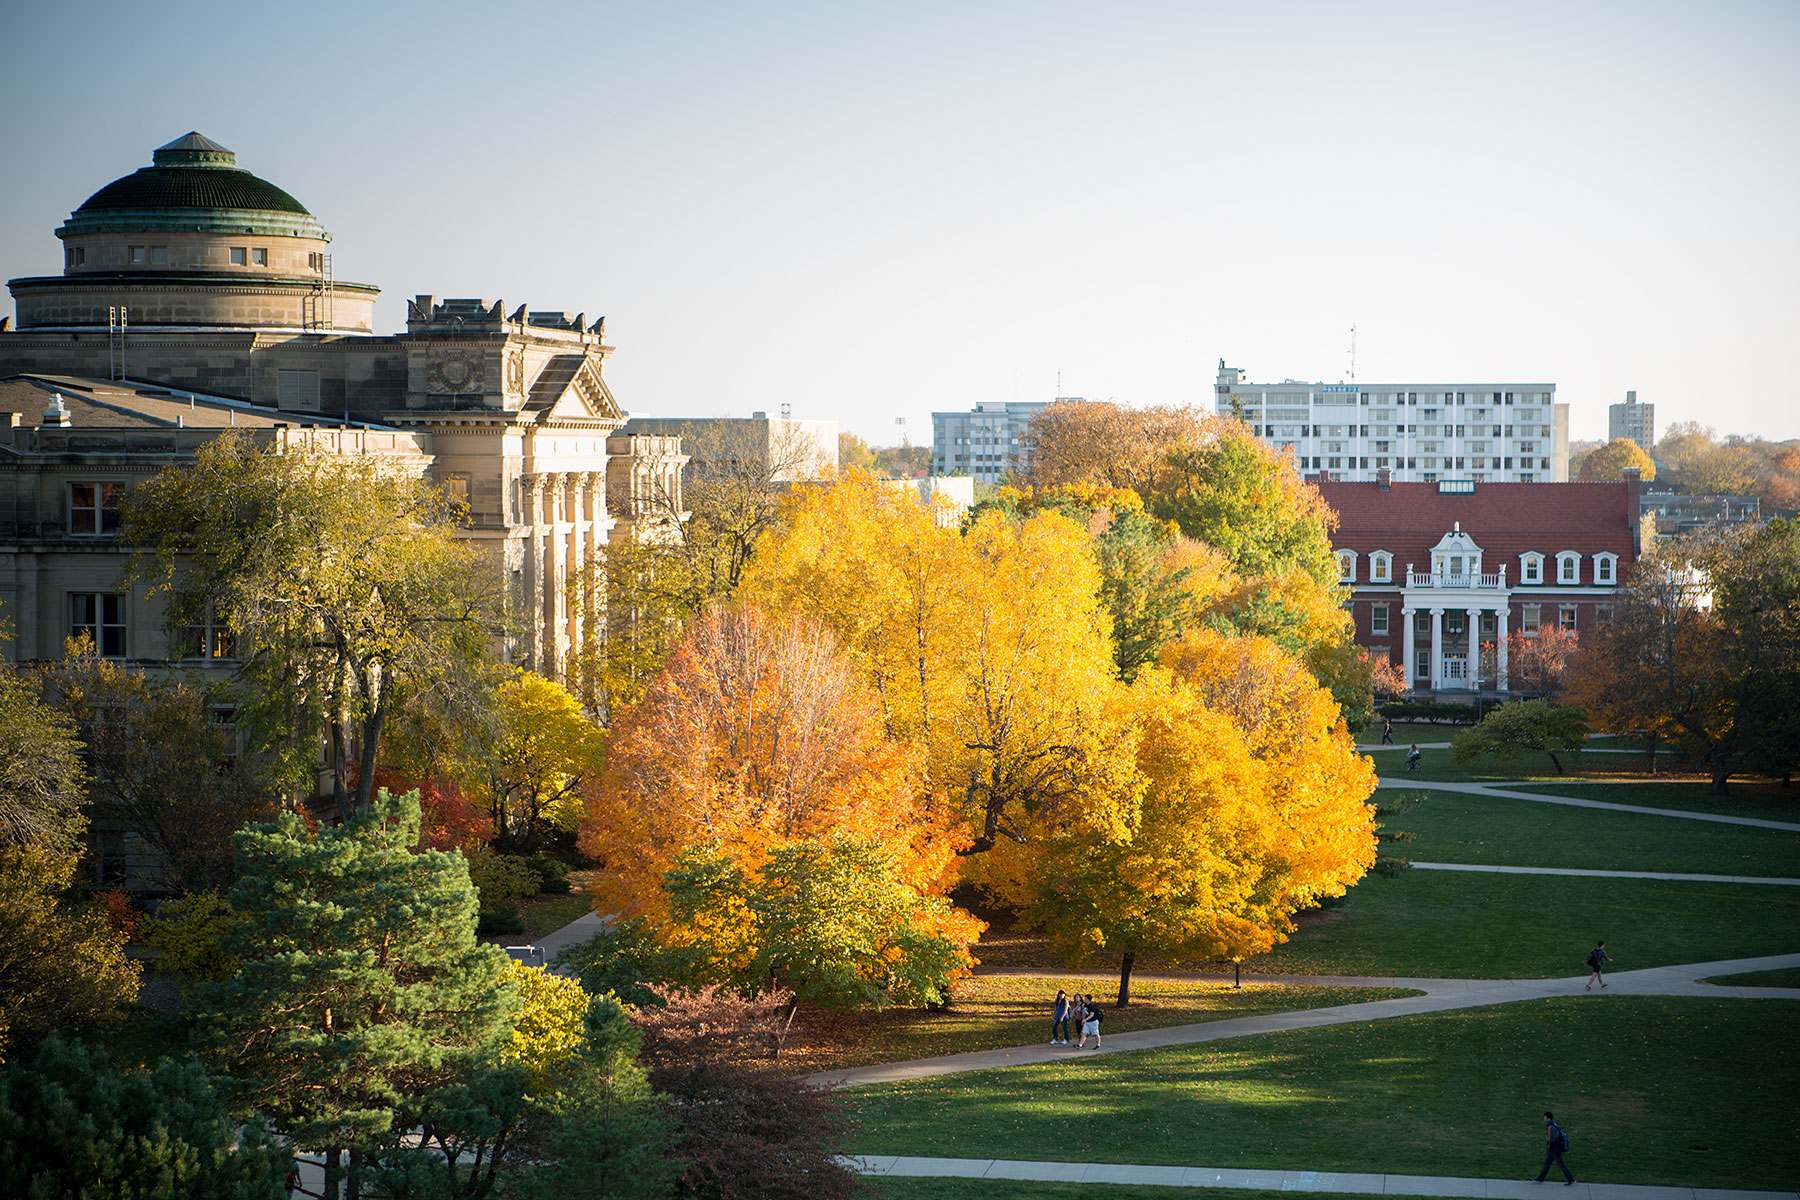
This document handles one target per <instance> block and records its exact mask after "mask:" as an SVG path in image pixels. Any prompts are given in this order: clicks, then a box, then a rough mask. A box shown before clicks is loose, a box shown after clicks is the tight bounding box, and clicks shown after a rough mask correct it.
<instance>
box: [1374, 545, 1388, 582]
mask: <svg viewBox="0 0 1800 1200" xmlns="http://www.w3.org/2000/svg"><path fill="white" fill-rule="evenodd" d="M1369 579H1370V581H1371V582H1373V583H1392V582H1393V581H1394V556H1393V555H1392V554H1389V553H1388V552H1387V551H1386V550H1377V551H1375V553H1373V554H1371V555H1369Z"/></svg>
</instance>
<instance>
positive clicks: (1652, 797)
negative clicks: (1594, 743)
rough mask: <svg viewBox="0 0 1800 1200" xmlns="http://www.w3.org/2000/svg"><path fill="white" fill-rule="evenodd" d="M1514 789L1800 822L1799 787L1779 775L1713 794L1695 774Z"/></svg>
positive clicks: (1526, 785) (1739, 781) (1737, 783)
mask: <svg viewBox="0 0 1800 1200" xmlns="http://www.w3.org/2000/svg"><path fill="white" fill-rule="evenodd" d="M1508 786H1509V787H1510V788H1511V790H1514V791H1520V792H1531V793H1534V794H1538V795H1553V796H1554V795H1563V796H1575V797H1578V798H1579V799H1582V800H1604V801H1606V802H1607V803H1608V804H1638V805H1642V806H1643V807H1645V808H1673V809H1678V810H1680V811H1682V812H1703V813H1716V814H1718V815H1719V816H1722V817H1751V818H1754V819H1755V820H1758V821H1785V822H1787V823H1788V824H1791V825H1800V787H1788V788H1784V787H1782V786H1781V783H1780V781H1779V780H1774V779H1734V780H1733V781H1732V783H1731V795H1729V796H1714V795H1710V794H1709V793H1708V790H1707V789H1708V787H1709V786H1710V785H1708V784H1705V783H1699V782H1695V781H1691V780H1668V781H1666V782H1657V781H1651V780H1648V779H1646V780H1644V781H1642V782H1637V783H1619V782H1609V783H1603V782H1593V783H1590V782H1586V781H1581V780H1571V781H1569V782H1568V784H1567V786H1558V785H1556V784H1546V783H1541V782H1532V783H1521V784H1516V785H1508Z"/></svg>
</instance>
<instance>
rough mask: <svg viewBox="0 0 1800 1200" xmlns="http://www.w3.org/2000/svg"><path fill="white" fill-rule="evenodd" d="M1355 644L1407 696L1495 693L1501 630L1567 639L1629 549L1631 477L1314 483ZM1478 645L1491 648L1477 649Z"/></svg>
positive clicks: (1501, 682)
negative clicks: (1397, 680) (1398, 678)
mask: <svg viewBox="0 0 1800 1200" xmlns="http://www.w3.org/2000/svg"><path fill="white" fill-rule="evenodd" d="M1318 486H1319V494H1320V495H1321V496H1322V497H1323V498H1324V500H1325V503H1326V504H1328V505H1330V506H1331V508H1332V510H1333V511H1334V512H1336V513H1337V516H1338V527H1337V529H1336V530H1335V531H1334V532H1333V533H1332V544H1333V547H1334V548H1335V552H1336V554H1337V559H1338V581H1339V583H1340V584H1341V585H1342V586H1343V587H1345V588H1347V589H1349V591H1350V594H1351V602H1350V605H1349V610H1350V613H1351V616H1352V617H1353V618H1354V620H1355V622H1356V640H1357V642H1358V644H1360V645H1362V646H1366V647H1368V648H1369V649H1370V650H1373V651H1375V652H1376V653H1379V654H1385V655H1386V656H1387V657H1388V658H1389V659H1390V660H1391V661H1393V662H1394V663H1396V664H1398V665H1399V666H1401V668H1402V669H1403V670H1404V671H1405V672H1406V678H1407V680H1408V681H1409V683H1410V684H1411V685H1412V688H1413V690H1414V691H1415V692H1430V693H1434V694H1436V693H1445V692H1451V693H1469V692H1485V693H1490V694H1496V693H1497V694H1506V693H1509V692H1512V691H1514V690H1516V687H1517V680H1516V679H1515V678H1514V677H1513V675H1512V674H1511V670H1510V667H1511V664H1510V663H1509V661H1508V657H1509V656H1508V653H1507V651H1506V649H1505V647H1506V641H1507V637H1508V635H1509V634H1511V633H1514V632H1517V633H1522V634H1524V635H1525V636H1527V637H1530V636H1532V635H1533V634H1535V633H1536V632H1537V631H1538V630H1540V629H1544V628H1549V627H1556V628H1560V629H1563V630H1567V631H1569V632H1572V633H1575V634H1576V635H1577V636H1578V637H1579V636H1580V635H1582V634H1584V633H1586V632H1587V631H1589V630H1591V629H1593V628H1594V627H1595V625H1596V624H1597V623H1598V622H1600V621H1602V620H1604V619H1605V614H1606V611H1607V610H1608V609H1609V608H1610V606H1611V604H1612V602H1613V597H1614V595H1615V594H1616V593H1617V591H1618V587H1619V584H1620V582H1621V581H1622V580H1623V579H1625V578H1626V576H1627V575H1628V573H1629V570H1630V567H1631V565H1632V564H1633V563H1634V562H1636V561H1637V555H1638V549H1639V545H1638V536H1637V534H1638V510H1639V501H1638V487H1639V483H1638V475H1637V472H1636V471H1635V470H1631V471H1627V472H1626V474H1625V478H1624V479H1623V480H1621V481H1619V482H1616V483H1563V484H1548V483H1472V482H1469V481H1465V480H1440V481H1438V482H1437V483H1400V482H1394V481H1392V479H1391V471H1390V470H1383V471H1381V472H1380V473H1379V475H1378V477H1377V478H1376V479H1375V480H1374V481H1373V482H1355V483H1351V482H1344V481H1340V480H1321V481H1320V483H1319V485H1318ZM1484 647H1489V648H1491V649H1489V650H1487V651H1486V652H1484Z"/></svg>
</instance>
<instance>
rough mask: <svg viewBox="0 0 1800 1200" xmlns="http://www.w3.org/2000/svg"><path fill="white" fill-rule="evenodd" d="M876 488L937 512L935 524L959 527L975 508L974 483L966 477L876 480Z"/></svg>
mask: <svg viewBox="0 0 1800 1200" xmlns="http://www.w3.org/2000/svg"><path fill="white" fill-rule="evenodd" d="M875 482H876V486H878V487H883V488H886V489H888V490H889V491H892V492H895V493H905V494H906V495H909V496H914V497H917V498H918V501H919V503H921V504H923V505H925V506H926V507H928V508H933V509H935V510H936V512H937V518H938V524H939V525H943V526H946V527H948V526H952V525H959V524H961V523H962V519H963V514H965V513H967V512H968V511H969V509H971V508H973V507H974V506H975V481H974V480H973V479H971V478H970V477H969V476H967V475H926V476H924V477H922V478H919V479H878V480H876V481H875Z"/></svg>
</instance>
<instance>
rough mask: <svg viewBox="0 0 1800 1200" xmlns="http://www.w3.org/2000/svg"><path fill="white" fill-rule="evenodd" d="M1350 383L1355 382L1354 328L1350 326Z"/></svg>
mask: <svg viewBox="0 0 1800 1200" xmlns="http://www.w3.org/2000/svg"><path fill="white" fill-rule="evenodd" d="M1350 382H1351V383H1355V382H1356V326H1354V325H1352V326H1350Z"/></svg>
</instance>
